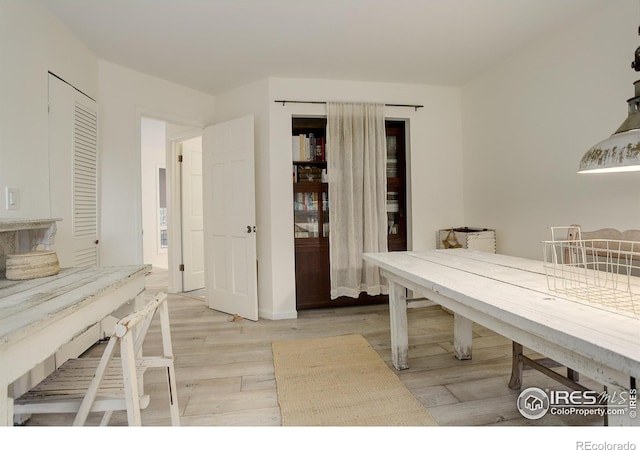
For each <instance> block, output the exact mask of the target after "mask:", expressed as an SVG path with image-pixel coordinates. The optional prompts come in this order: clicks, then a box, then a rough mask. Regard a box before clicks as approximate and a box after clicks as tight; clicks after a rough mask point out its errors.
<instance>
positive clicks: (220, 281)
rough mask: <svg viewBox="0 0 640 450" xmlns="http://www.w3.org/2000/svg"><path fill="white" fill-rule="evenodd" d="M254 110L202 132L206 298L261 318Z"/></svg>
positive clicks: (217, 305) (225, 308)
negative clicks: (256, 221) (257, 255)
mask: <svg viewBox="0 0 640 450" xmlns="http://www.w3.org/2000/svg"><path fill="white" fill-rule="evenodd" d="M253 152H254V141H253V116H247V117H243V118H240V119H236V120H232V121H229V122H225V123H221V124H217V125H213V126H210V127H207V128H205V130H204V134H203V138H202V161H203V172H202V175H203V188H204V192H203V199H204V245H205V270H206V276H205V278H206V279H205V283H206V303H207V305H208V306H209V307H210V308H212V309H216V310H218V311H222V312H225V313H228V314H237V315H239V316H241V317H244V318H246V319H250V320H258V295H257V267H256V266H257V264H256V263H257V261H256V230H255V181H254V153H253Z"/></svg>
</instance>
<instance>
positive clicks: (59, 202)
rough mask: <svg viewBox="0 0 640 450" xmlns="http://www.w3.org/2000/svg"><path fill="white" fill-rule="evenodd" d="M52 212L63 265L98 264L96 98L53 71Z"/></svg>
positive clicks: (50, 160)
mask: <svg viewBox="0 0 640 450" xmlns="http://www.w3.org/2000/svg"><path fill="white" fill-rule="evenodd" d="M49 176H50V185H51V188H50V196H51V197H50V202H51V216H52V217H53V218H60V219H62V222H58V224H57V228H58V231H57V233H56V237H55V248H56V252H57V254H58V259H59V260H60V265H61V266H63V267H70V266H96V265H98V248H99V247H98V201H97V199H98V113H97V104H96V102H95V101H94V100H93V99H91V98H89V97H87V96H86V95H84V94H83V93H81V92H79V91H78V90H76V89H75V88H74V87H73V86H71V85H69V84H67V83H66V82H64V81H62V80H60V79H59V78H57V77H55V76H54V75H51V74H50V75H49Z"/></svg>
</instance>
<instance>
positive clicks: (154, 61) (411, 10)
mask: <svg viewBox="0 0 640 450" xmlns="http://www.w3.org/2000/svg"><path fill="white" fill-rule="evenodd" d="M41 1H42V3H44V4H45V5H46V6H47V7H48V8H49V9H50V10H51V11H52V13H53V14H54V15H56V16H57V17H58V18H59V19H60V20H61V21H62V22H63V23H65V24H66V25H67V26H68V27H69V28H70V29H71V30H72V32H73V33H74V34H75V35H76V36H78V37H79V38H80V39H81V40H82V41H83V42H85V44H86V45H87V46H88V47H89V48H90V49H91V50H92V51H93V52H94V54H95V55H96V56H97V57H98V58H100V59H103V60H106V61H110V62H113V63H115V64H118V65H122V66H125V67H129V68H131V69H134V70H137V71H140V72H143V73H146V74H149V75H153V76H156V77H159V78H163V79H166V80H169V81H173V82H175V83H178V84H181V85H184V86H188V87H191V88H194V89H197V90H199V91H203V92H206V93H209V94H213V95H215V94H218V93H220V92H225V91H227V90H229V89H232V88H234V87H238V86H242V85H244V84H247V83H250V82H252V81H255V80H259V79H263V78H266V77H289V78H325V79H339V80H359V81H382V82H400V83H418V84H437V85H461V84H464V83H465V82H467V81H469V80H471V79H472V78H473V77H474V76H476V75H477V74H479V73H480V72H482V71H483V70H484V69H486V68H487V67H489V66H491V65H492V64H494V63H495V62H497V61H499V60H500V59H502V58H504V57H506V56H507V55H509V54H510V53H513V52H514V51H515V50H516V49H517V48H518V47H521V46H522V45H525V44H526V43H527V42H528V41H530V40H531V39H534V38H535V37H536V36H538V35H540V34H544V33H545V32H550V31H553V29H554V27H557V26H558V25H560V24H561V23H563V22H565V23H566V21H568V20H570V19H571V18H572V17H575V16H578V15H582V14H589V13H591V12H592V11H594V10H595V9H596V8H603V7H606V3H607V2H610V1H611V0H108V1H106V0H41Z"/></svg>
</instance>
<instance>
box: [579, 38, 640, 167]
mask: <svg viewBox="0 0 640 450" xmlns="http://www.w3.org/2000/svg"><path fill="white" fill-rule="evenodd" d="M638 34H640V28H638ZM631 67H632V68H633V69H634V70H635V71H636V72H640V47H638V48H637V49H636V53H635V59H634V61H633V62H632V63H631ZM633 85H634V89H635V91H634V97H632V98H630V99H629V100H627V103H628V104H629V115H628V116H627V118H626V120H625V121H624V122H623V123H622V125H620V127H619V128H618V129H617V130H616V132H615V133H614V134H612V135H611V136H610V137H609V138H608V139H605V140H604V141H602V142H600V143H598V144H596V145H594V146H593V147H591V148H590V149H589V151H587V153H585V154H584V156H583V157H582V159H581V160H580V168H579V169H578V173H606V172H631V171H637V170H640V110H639V108H640V80H637V81H636V82H635V83H633Z"/></svg>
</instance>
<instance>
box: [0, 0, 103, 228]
mask: <svg viewBox="0 0 640 450" xmlns="http://www.w3.org/2000/svg"><path fill="white" fill-rule="evenodd" d="M48 71H51V72H53V73H55V74H56V75H58V76H59V77H61V78H63V79H65V80H66V81H67V82H69V83H71V84H73V85H74V86H75V87H77V88H78V89H80V90H82V91H83V92H85V93H86V94H88V95H89V96H91V97H93V98H96V97H97V92H98V60H97V59H96V57H95V56H94V55H93V54H92V53H91V52H90V51H89V50H88V49H87V48H86V46H85V45H84V44H83V43H82V42H80V41H79V40H78V39H76V38H75V37H74V36H73V35H72V34H71V33H70V32H69V31H68V30H67V29H66V28H65V27H64V26H63V25H62V24H61V23H60V22H59V21H58V20H57V19H56V18H54V17H53V15H51V14H50V13H49V11H48V10H47V9H46V8H45V7H44V6H42V5H41V4H39V3H36V2H26V1H21V0H3V1H2V2H0V194H1V195H0V200H1V201H0V218H44V217H50V214H51V212H50V205H49V163H48V115H47V101H48V87H47V80H48ZM7 186H10V187H15V188H18V189H19V190H20V198H21V208H20V209H19V210H11V211H8V210H6V209H5V202H4V192H5V188H6V187H7ZM63 219H64V218H63Z"/></svg>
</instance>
